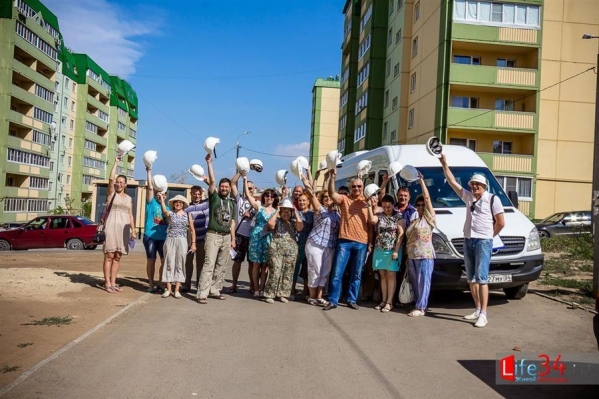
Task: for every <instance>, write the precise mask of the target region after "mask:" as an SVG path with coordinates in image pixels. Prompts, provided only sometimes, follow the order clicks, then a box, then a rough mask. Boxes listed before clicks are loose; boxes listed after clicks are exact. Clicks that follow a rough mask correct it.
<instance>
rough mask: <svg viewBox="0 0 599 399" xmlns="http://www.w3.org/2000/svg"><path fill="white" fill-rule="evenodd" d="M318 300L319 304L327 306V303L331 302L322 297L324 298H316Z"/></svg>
mask: <svg viewBox="0 0 599 399" xmlns="http://www.w3.org/2000/svg"><path fill="white" fill-rule="evenodd" d="M316 302H318V304H319V305H320V306H327V305H328V304H329V302H328V301H326V300H324V299H322V298H318V299H317V300H316Z"/></svg>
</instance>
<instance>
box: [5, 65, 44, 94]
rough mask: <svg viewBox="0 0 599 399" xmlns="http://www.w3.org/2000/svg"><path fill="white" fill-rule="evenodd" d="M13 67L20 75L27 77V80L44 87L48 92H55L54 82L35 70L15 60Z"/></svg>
mask: <svg viewBox="0 0 599 399" xmlns="http://www.w3.org/2000/svg"><path fill="white" fill-rule="evenodd" d="M12 67H13V70H14V71H15V72H17V73H18V74H20V75H22V76H24V77H26V78H27V79H29V80H31V81H33V82H36V83H38V84H39V85H40V86H43V87H45V88H46V89H48V90H52V91H54V82H52V81H51V80H50V79H48V78H47V77H45V76H44V75H42V74H41V73H38V72H37V71H36V70H35V69H31V68H29V67H28V66H27V65H25V64H23V63H21V62H19V61H17V60H13V63H12Z"/></svg>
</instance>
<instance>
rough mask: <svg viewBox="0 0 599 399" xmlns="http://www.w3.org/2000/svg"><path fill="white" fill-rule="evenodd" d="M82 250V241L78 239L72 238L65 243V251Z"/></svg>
mask: <svg viewBox="0 0 599 399" xmlns="http://www.w3.org/2000/svg"><path fill="white" fill-rule="evenodd" d="M83 248H84V245H83V241H81V240H80V239H78V238H73V239H70V240H69V241H67V249H70V250H73V251H79V250H82V249H83Z"/></svg>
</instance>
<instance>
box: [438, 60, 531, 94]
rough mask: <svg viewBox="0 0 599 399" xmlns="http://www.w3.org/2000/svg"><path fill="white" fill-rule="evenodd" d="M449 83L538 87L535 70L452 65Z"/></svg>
mask: <svg viewBox="0 0 599 399" xmlns="http://www.w3.org/2000/svg"><path fill="white" fill-rule="evenodd" d="M449 82H450V83H453V84H463V85H473V86H495V87H506V88H515V89H518V88H523V89H535V88H537V87H538V86H539V73H538V71H537V70H536V69H523V68H500V67H492V66H483V65H465V64H455V63H453V64H451V68H450V71H449Z"/></svg>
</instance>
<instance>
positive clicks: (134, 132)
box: [129, 128, 137, 138]
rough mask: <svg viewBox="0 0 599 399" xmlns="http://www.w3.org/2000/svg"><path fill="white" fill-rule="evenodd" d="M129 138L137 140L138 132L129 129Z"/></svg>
mask: <svg viewBox="0 0 599 399" xmlns="http://www.w3.org/2000/svg"><path fill="white" fill-rule="evenodd" d="M129 136H131V137H133V138H137V132H136V131H135V130H133V129H131V128H129Z"/></svg>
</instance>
